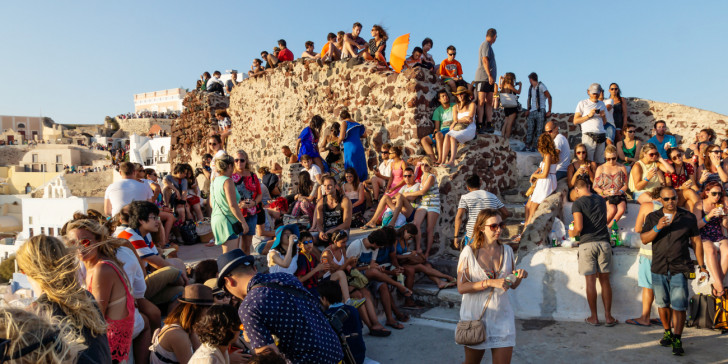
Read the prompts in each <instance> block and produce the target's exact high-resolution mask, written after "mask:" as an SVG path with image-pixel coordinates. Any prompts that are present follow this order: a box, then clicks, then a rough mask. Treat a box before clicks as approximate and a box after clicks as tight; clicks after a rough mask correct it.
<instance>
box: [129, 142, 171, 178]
mask: <svg viewBox="0 0 728 364" xmlns="http://www.w3.org/2000/svg"><path fill="white" fill-rule="evenodd" d="M171 143H172V138H170V137H154V138H148V137H145V136H141V135H136V134H132V135H131V136H130V137H129V161H130V162H133V163H141V164H142V165H143V166H144V168H153V169H154V170H156V171H157V172H158V173H162V174H166V173H169V172H170V164H169V149H170V146H171Z"/></svg>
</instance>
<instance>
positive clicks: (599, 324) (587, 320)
mask: <svg viewBox="0 0 728 364" xmlns="http://www.w3.org/2000/svg"><path fill="white" fill-rule="evenodd" d="M584 322H586V323H587V324H588V325H592V326H602V324H601V323H599V321H597V323H595V324H593V323H591V322H589V319H584Z"/></svg>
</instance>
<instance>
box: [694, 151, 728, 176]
mask: <svg viewBox="0 0 728 364" xmlns="http://www.w3.org/2000/svg"><path fill="white" fill-rule="evenodd" d="M720 154H721V152H720V147H718V146H717V145H711V146H709V147H708V148H707V149H706V150H705V154H703V165H702V166H700V167H699V168H698V176H700V177H699V178H700V180H699V182H700V185H701V186H705V185H706V184H708V183H710V182H713V181H715V182H720V183H722V184H725V183H726V182H728V174H727V173H726V171H725V166H723V163H722V162H721V160H720Z"/></svg>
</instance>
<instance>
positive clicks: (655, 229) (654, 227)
mask: <svg viewBox="0 0 728 364" xmlns="http://www.w3.org/2000/svg"><path fill="white" fill-rule="evenodd" d="M652 230H654V231H655V232H656V233H659V232H660V230H662V229H658V228H657V226H653V227H652Z"/></svg>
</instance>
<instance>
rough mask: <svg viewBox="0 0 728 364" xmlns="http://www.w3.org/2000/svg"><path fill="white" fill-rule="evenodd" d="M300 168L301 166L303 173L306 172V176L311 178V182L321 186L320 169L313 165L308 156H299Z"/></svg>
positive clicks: (311, 159)
mask: <svg viewBox="0 0 728 364" xmlns="http://www.w3.org/2000/svg"><path fill="white" fill-rule="evenodd" d="M301 166H303V171H305V172H308V175H309V176H310V177H311V181H313V182H314V183H316V184H319V185H321V184H323V181H322V179H321V168H320V167H319V166H318V165H316V164H314V163H313V158H311V156H310V155H308V154H304V155H302V156H301Z"/></svg>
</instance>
